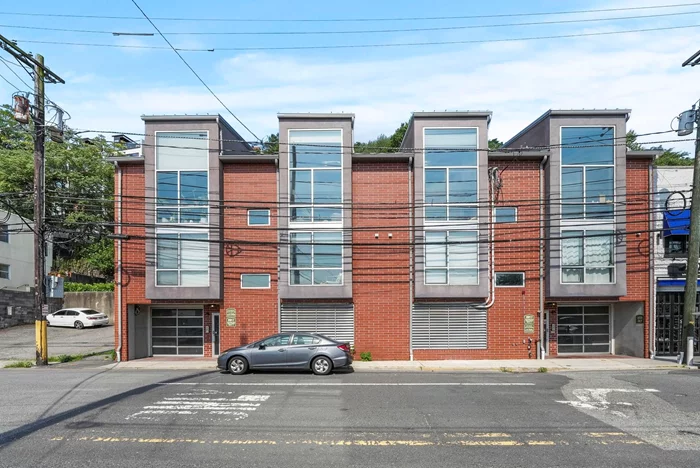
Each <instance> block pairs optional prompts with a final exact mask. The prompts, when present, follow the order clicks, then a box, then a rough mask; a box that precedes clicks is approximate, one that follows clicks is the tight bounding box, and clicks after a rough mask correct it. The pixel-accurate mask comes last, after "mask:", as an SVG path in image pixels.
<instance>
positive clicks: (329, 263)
mask: <svg viewBox="0 0 700 468" xmlns="http://www.w3.org/2000/svg"><path fill="white" fill-rule="evenodd" d="M342 266H343V247H342V246H340V245H319V244H316V245H314V267H315V268H341V267H342Z"/></svg>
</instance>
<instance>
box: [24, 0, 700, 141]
mask: <svg viewBox="0 0 700 468" xmlns="http://www.w3.org/2000/svg"><path fill="white" fill-rule="evenodd" d="M132 1H133V0H132ZM691 28H700V25H698V24H693V25H684V26H666V27H658V28H644V29H626V30H621V31H602V32H591V33H576V34H560V35H552V36H526V37H511V38H502V39H473V40H464V41H426V42H396V43H383V44H379V43H378V44H340V45H312V46H279V47H218V48H214V47H209V48H206V49H201V48H182V47H180V48H176V47H173V46H172V45H170V43H169V42H168V44H169V45H170V47H159V46H141V45H127V44H94V43H87V42H59V41H40V40H27V39H17V41H18V42H25V43H29V44H56V45H67V46H85V47H111V48H126V49H151V50H170V49H172V50H174V51H175V52H220V51H232V52H246V51H275V50H277V51H280V50H332V49H369V48H397V47H421V46H435V45H465V44H488V43H499V42H519V41H539V40H548V39H571V38H577V37H594V36H614V35H620V34H631V33H643V32H653V31H671V30H680V29H691ZM178 55H180V54H179V53H178ZM183 60H184V59H183ZM256 138H257V137H256Z"/></svg>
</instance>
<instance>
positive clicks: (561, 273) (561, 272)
mask: <svg viewBox="0 0 700 468" xmlns="http://www.w3.org/2000/svg"><path fill="white" fill-rule="evenodd" d="M568 231H583V237H581V241H582V244H583V245H582V248H583V265H580V266H578V265H574V266H572V265H564V245H563V244H564V242H563V241H564V239H565V237H564V233H565V232H568ZM588 231H610V238H611V242H610V247H611V249H612V253H611V256H612V265H611V266H605V267H603V266H588V265H586V238H587V237H586V232H588ZM560 237H561V239H560V240H559V257H560V259H561V260H560V265H559V282H560V284H562V285H564V286H568V285H576V284H583V285H607V284H616V283H617V266H616V261H615V259H616V258H617V257H616V255H617V249H616V248H615V244H616V243H617V233H616V232H615V229H613V227H612V226H610V225H609V224H606V225H595V224H592V225H588V226H586V227H569V228H567V229H562V230H561V236H560ZM565 268H581V269H583V281H582V282H580V283H572V282H565V281H564V269H565ZM587 268H608V269H610V268H612V281H610V282H605V283H593V282H588V281H586V269H587Z"/></svg>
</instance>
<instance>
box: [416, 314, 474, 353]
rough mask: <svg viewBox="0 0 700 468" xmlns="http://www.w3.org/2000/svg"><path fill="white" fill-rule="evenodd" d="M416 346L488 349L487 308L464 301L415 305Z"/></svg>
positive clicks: (421, 347) (423, 347)
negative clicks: (477, 306) (476, 306)
mask: <svg viewBox="0 0 700 468" xmlns="http://www.w3.org/2000/svg"><path fill="white" fill-rule="evenodd" d="M411 337H412V338H411V346H412V347H413V349H486V341H487V340H486V309H480V308H475V307H473V306H471V305H470V304H464V303H429V304H427V303H426V304H414V305H413V311H412V320H411Z"/></svg>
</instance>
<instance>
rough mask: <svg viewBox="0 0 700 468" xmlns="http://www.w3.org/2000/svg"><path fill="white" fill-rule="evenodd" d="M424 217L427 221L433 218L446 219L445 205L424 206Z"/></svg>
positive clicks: (433, 219)
mask: <svg viewBox="0 0 700 468" xmlns="http://www.w3.org/2000/svg"><path fill="white" fill-rule="evenodd" d="M425 219H426V220H427V221H435V220H442V221H445V220H447V207H446V206H426V207H425Z"/></svg>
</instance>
